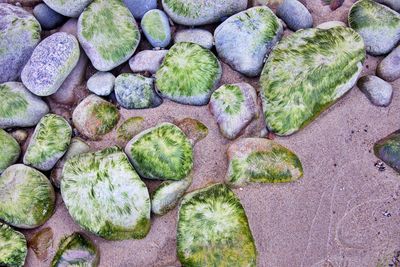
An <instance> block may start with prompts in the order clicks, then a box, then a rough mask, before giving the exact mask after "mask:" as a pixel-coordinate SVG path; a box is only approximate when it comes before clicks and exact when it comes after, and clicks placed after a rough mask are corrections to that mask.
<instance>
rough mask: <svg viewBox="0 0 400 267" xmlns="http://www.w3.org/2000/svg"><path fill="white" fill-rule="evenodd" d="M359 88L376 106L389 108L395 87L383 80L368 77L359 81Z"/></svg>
mask: <svg viewBox="0 0 400 267" xmlns="http://www.w3.org/2000/svg"><path fill="white" fill-rule="evenodd" d="M357 86H358V88H360V90H361V91H362V92H363V93H364V94H365V95H366V96H367V98H368V99H369V101H371V103H372V104H374V105H375V106H380V107H387V106H389V105H390V102H392V96H393V87H392V85H391V84H390V83H388V82H385V81H384V80H382V79H381V78H378V77H376V76H372V75H367V76H364V77H361V78H360V79H359V80H358V82H357Z"/></svg>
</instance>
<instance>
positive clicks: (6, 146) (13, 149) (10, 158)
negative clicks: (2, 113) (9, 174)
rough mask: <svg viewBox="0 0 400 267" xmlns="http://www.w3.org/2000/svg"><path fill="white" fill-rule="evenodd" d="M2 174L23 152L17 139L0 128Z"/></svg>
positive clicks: (0, 164) (0, 166)
mask: <svg viewBox="0 0 400 267" xmlns="http://www.w3.org/2000/svg"><path fill="white" fill-rule="evenodd" d="M0 151H1V153H0V174H1V173H2V172H3V171H4V170H5V169H7V168H8V167H9V166H11V165H12V164H14V163H15V162H16V161H17V160H18V158H19V154H20V153H21V148H20V147H19V144H18V142H17V140H15V139H14V137H12V136H11V135H10V134H8V133H7V132H6V131H4V130H2V129H0Z"/></svg>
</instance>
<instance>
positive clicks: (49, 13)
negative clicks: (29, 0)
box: [33, 3, 66, 30]
mask: <svg viewBox="0 0 400 267" xmlns="http://www.w3.org/2000/svg"><path fill="white" fill-rule="evenodd" d="M33 15H34V16H35V18H36V19H37V20H38V21H39V23H40V26H42V29H44V30H51V29H54V28H57V27H58V26H60V25H61V24H63V22H64V21H65V20H66V19H65V17H64V16H63V15H61V14H59V13H57V12H55V11H54V10H53V9H51V8H50V7H48V6H47V5H46V4H44V3H41V4H38V5H37V6H35V8H34V9H33Z"/></svg>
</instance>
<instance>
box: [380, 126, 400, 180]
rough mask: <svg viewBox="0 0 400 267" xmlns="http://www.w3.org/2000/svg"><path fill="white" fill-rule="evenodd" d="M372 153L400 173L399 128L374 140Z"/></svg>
mask: <svg viewBox="0 0 400 267" xmlns="http://www.w3.org/2000/svg"><path fill="white" fill-rule="evenodd" d="M374 153H375V156H377V157H378V158H379V159H381V160H382V161H383V162H385V163H386V164H387V165H389V166H390V167H392V168H393V169H394V170H395V171H396V172H398V173H400V130H398V131H396V132H394V133H392V134H390V135H389V136H387V137H385V138H383V139H381V140H379V141H378V142H376V143H375V145H374Z"/></svg>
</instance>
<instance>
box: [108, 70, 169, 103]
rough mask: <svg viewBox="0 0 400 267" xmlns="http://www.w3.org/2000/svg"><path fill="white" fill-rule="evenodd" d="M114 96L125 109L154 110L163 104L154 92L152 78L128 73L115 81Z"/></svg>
mask: <svg viewBox="0 0 400 267" xmlns="http://www.w3.org/2000/svg"><path fill="white" fill-rule="evenodd" d="M115 96H116V98H117V101H118V103H119V104H120V105H121V106H122V107H124V108H126V109H141V108H154V107H158V106H159V105H161V103H162V102H163V101H162V99H161V98H160V97H159V96H158V95H157V93H156V92H155V91H154V81H153V79H152V78H146V77H144V76H141V75H135V74H130V73H123V74H121V75H119V76H118V77H117V79H115Z"/></svg>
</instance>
